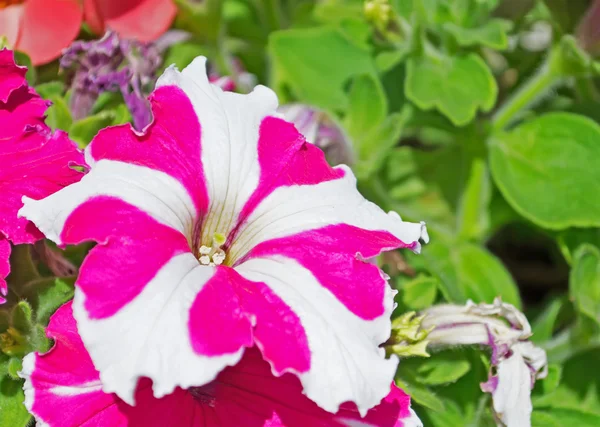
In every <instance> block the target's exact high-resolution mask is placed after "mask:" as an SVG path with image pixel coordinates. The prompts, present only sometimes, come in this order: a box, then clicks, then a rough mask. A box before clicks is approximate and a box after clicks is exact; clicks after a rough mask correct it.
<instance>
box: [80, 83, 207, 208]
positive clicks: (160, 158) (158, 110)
mask: <svg viewBox="0 0 600 427" xmlns="http://www.w3.org/2000/svg"><path fill="white" fill-rule="evenodd" d="M150 104H151V106H152V114H153V115H154V121H153V123H152V124H151V125H150V126H149V127H148V128H147V129H146V130H145V131H144V133H143V134H141V135H139V134H137V133H136V132H135V131H134V130H133V128H132V127H131V126H130V125H128V124H127V125H121V126H115V127H110V128H106V129H104V130H102V131H100V132H99V133H98V135H96V137H95V138H94V140H93V141H92V143H91V144H90V146H89V154H90V156H91V158H92V159H93V160H95V161H99V160H102V159H109V160H117V161H121V162H125V163H132V164H136V165H139V166H146V167H148V168H151V169H155V170H159V171H161V172H165V173H167V174H169V175H171V176H172V177H174V178H175V179H177V180H178V181H179V182H181V184H182V185H183V186H184V187H185V188H186V189H187V191H188V192H189V194H190V197H191V199H192V200H193V201H194V204H195V206H196V209H197V214H198V215H201V214H204V213H205V212H206V210H207V206H208V194H207V190H206V180H205V178H204V171H203V168H202V162H201V160H200V156H201V143H200V141H201V128H200V123H199V122H198V116H197V115H196V113H195V112H194V108H193V106H192V104H191V102H190V100H189V98H188V97H187V96H186V94H185V93H184V92H183V91H182V90H181V89H180V88H178V87H176V86H163V87H160V88H158V89H156V90H155V91H154V92H153V93H152V95H150Z"/></svg>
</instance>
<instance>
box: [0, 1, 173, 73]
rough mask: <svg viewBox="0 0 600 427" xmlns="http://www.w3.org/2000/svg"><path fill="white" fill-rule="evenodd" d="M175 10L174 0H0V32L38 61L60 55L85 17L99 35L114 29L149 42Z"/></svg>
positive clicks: (127, 36) (48, 60) (125, 36)
mask: <svg viewBox="0 0 600 427" xmlns="http://www.w3.org/2000/svg"><path fill="white" fill-rule="evenodd" d="M176 13H177V9H176V7H175V5H174V4H173V0H83V2H82V1H79V0H8V1H2V2H0V36H6V37H7V39H8V43H9V45H10V46H11V47H13V48H14V49H15V50H20V51H23V52H26V53H27V54H28V55H29V56H30V57H31V61H32V62H33V64H34V65H39V64H44V63H47V62H50V61H52V60H53V59H56V58H58V56H59V55H60V53H61V52H62V50H63V49H64V48H65V47H67V46H68V45H69V44H70V43H71V42H72V41H73V40H75V38H76V37H77V35H78V34H79V31H80V28H81V24H82V22H83V21H85V22H86V23H87V24H88V26H89V27H90V29H91V30H92V31H94V32H95V33H97V34H103V33H104V32H105V31H106V30H107V29H111V30H114V31H116V32H118V33H119V34H120V35H121V36H122V37H124V38H130V39H135V40H139V41H144V42H146V41H151V40H155V39H156V38H158V37H159V36H160V35H161V34H162V33H164V32H165V31H166V30H167V29H168V28H169V26H170V25H171V22H173V19H174V18H175V14H176Z"/></svg>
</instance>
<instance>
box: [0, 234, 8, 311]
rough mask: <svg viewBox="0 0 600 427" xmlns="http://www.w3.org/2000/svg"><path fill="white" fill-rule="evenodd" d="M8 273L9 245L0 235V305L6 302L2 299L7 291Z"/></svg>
mask: <svg viewBox="0 0 600 427" xmlns="http://www.w3.org/2000/svg"><path fill="white" fill-rule="evenodd" d="M8 273H10V243H9V242H8V240H6V239H5V238H4V237H3V236H2V234H1V233H0V304H3V303H5V302H6V299H5V298H4V297H5V296H6V293H7V291H8V289H7V287H6V280H4V279H5V278H6V276H8Z"/></svg>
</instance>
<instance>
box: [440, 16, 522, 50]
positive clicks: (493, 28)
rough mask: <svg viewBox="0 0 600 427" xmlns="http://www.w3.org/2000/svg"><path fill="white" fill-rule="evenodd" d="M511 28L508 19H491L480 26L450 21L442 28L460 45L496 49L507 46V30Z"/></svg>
mask: <svg viewBox="0 0 600 427" xmlns="http://www.w3.org/2000/svg"><path fill="white" fill-rule="evenodd" d="M511 28H512V23H511V22H510V21H505V20H504V19H492V20H490V21H488V22H486V23H485V24H484V25H483V26H481V27H476V28H464V27H462V26H459V25H456V24H454V23H452V22H447V23H445V24H444V30H446V31H447V32H448V33H450V34H452V36H453V37H454V38H455V39H456V42H457V43H458V44H459V45H460V46H465V47H470V46H480V45H481V46H487V47H489V48H492V49H496V50H505V49H506V48H507V47H508V34H507V33H508V31H510V29H511Z"/></svg>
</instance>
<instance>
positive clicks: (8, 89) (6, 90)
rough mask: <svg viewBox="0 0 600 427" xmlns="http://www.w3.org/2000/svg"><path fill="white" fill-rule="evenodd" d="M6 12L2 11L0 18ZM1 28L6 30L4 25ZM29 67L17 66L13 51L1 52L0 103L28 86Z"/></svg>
mask: <svg viewBox="0 0 600 427" xmlns="http://www.w3.org/2000/svg"><path fill="white" fill-rule="evenodd" d="M3 12H4V10H0V16H2V15H1V14H2V13H3ZM0 22H1V21H0ZM0 27H2V28H4V27H3V26H2V25H0ZM25 74H27V67H20V66H18V65H17V64H15V58H14V54H13V52H12V51H10V50H8V49H1V50H0V102H7V101H8V97H9V95H10V94H11V93H12V92H13V91H14V90H16V89H18V88H20V87H22V86H26V85H27V80H25Z"/></svg>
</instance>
